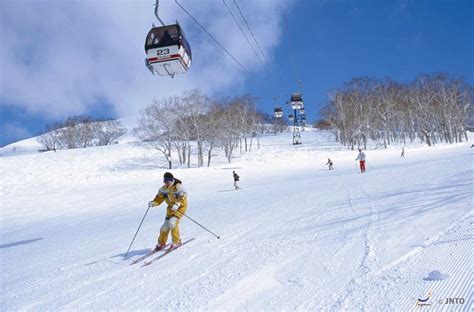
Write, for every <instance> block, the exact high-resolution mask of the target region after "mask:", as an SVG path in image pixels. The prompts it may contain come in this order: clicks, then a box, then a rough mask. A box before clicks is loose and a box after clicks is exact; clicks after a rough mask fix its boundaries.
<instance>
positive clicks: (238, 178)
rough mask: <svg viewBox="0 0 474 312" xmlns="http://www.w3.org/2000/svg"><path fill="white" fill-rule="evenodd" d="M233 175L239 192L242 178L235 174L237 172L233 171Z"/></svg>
mask: <svg viewBox="0 0 474 312" xmlns="http://www.w3.org/2000/svg"><path fill="white" fill-rule="evenodd" d="M232 174H233V176H234V187H235V189H236V190H238V189H239V188H240V187H239V181H240V177H239V175H238V174H237V173H235V171H232Z"/></svg>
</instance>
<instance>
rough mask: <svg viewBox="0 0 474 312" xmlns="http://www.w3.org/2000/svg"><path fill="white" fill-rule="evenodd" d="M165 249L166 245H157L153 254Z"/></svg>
mask: <svg viewBox="0 0 474 312" xmlns="http://www.w3.org/2000/svg"><path fill="white" fill-rule="evenodd" d="M165 247H166V244H157V245H156V247H155V250H153V252H157V251H160V250H163V249H165Z"/></svg>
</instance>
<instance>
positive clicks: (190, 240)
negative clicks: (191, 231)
mask: <svg viewBox="0 0 474 312" xmlns="http://www.w3.org/2000/svg"><path fill="white" fill-rule="evenodd" d="M193 240H194V238H191V239H188V240H187V241H185V242H183V243H182V244H181V246H179V247H177V248H173V249H170V248H169V247H170V244H167V245H166V246H165V248H164V249H162V250H158V251H152V252H150V253H147V254H146V255H144V256H141V257H140V258H138V259H135V260H133V261H132V262H131V263H130V265H134V264H137V263H139V262H141V261H144V260H146V259H148V258H149V257H151V256H153V255H155V254H157V253H160V252H161V251H164V252H162V253H160V255H159V256H157V257H155V258H153V259H150V260H147V261H144V262H143V264H142V267H144V266H148V265H150V264H152V263H153V262H156V261H158V260H160V259H161V258H163V257H165V256H166V255H169V254H170V253H172V252H173V251H175V250H176V249H179V248H181V247H183V246H184V245H186V244H187V243H190V242H192V241H193Z"/></svg>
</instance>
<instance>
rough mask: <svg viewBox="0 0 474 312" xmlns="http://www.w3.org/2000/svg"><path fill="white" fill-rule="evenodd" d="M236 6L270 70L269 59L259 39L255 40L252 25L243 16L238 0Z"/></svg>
mask: <svg viewBox="0 0 474 312" xmlns="http://www.w3.org/2000/svg"><path fill="white" fill-rule="evenodd" d="M234 4H235V6H236V7H237V10H238V11H239V13H240V16H241V17H242V19H243V20H244V22H245V25H247V28H248V30H249V31H250V34H251V35H252V38H253V40H254V41H255V43H256V45H257V47H258V49H259V50H260V53H262V56H263V59H264V60H265V63H266V64H267V67H268V68H270V65H269V64H268V60H267V57H266V56H265V53H263V51H262V48H261V47H260V44H258V41H257V39H256V38H255V34H254V33H253V31H252V29H251V28H250V25H249V23H248V22H247V19H246V18H245V16H244V14H243V13H242V11H241V10H240V7H239V4H238V3H237V1H236V0H234Z"/></svg>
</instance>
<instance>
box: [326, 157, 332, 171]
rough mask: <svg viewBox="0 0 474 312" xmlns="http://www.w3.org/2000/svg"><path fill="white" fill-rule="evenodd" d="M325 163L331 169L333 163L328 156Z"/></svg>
mask: <svg viewBox="0 0 474 312" xmlns="http://www.w3.org/2000/svg"><path fill="white" fill-rule="evenodd" d="M326 165H329V170H333V169H334V167H333V163H332V161H331V159H329V158H328V162H327V163H326Z"/></svg>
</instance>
